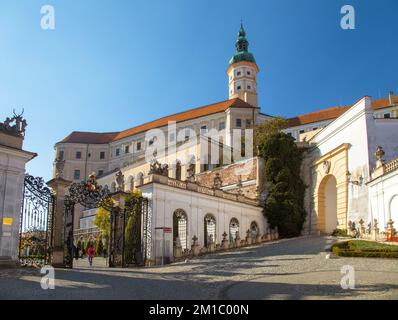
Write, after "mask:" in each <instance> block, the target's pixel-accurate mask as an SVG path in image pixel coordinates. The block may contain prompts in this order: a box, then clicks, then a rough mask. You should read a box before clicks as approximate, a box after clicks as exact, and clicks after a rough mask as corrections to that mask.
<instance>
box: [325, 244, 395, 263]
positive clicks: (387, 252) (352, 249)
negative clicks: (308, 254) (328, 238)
mask: <svg viewBox="0 0 398 320" xmlns="http://www.w3.org/2000/svg"><path fill="white" fill-rule="evenodd" d="M332 252H333V253H334V254H336V255H338V256H342V257H368V258H396V259H398V246H395V245H388V244H383V243H379V242H372V241H363V240H348V241H342V242H338V243H335V244H334V245H333V246H332Z"/></svg>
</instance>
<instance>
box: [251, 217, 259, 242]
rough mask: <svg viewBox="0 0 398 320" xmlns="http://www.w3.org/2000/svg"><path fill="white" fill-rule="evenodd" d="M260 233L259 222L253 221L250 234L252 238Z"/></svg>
mask: <svg viewBox="0 0 398 320" xmlns="http://www.w3.org/2000/svg"><path fill="white" fill-rule="evenodd" d="M258 234H259V228H258V224H257V222H256V221H252V223H251V224H250V236H251V237H252V238H256V237H257V235H258Z"/></svg>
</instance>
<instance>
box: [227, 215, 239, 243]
mask: <svg viewBox="0 0 398 320" xmlns="http://www.w3.org/2000/svg"><path fill="white" fill-rule="evenodd" d="M237 232H239V221H238V219H236V218H232V219H231V221H230V222H229V240H230V241H235V239H236V234H237Z"/></svg>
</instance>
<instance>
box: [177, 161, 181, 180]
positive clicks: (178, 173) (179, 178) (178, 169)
mask: <svg viewBox="0 0 398 320" xmlns="http://www.w3.org/2000/svg"><path fill="white" fill-rule="evenodd" d="M176 180H181V162H180V161H177V163H176Z"/></svg>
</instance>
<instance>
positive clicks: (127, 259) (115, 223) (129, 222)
mask: <svg viewBox="0 0 398 320" xmlns="http://www.w3.org/2000/svg"><path fill="white" fill-rule="evenodd" d="M148 221H149V220H148V199H147V198H143V197H137V198H132V199H128V200H127V201H126V207H125V209H124V210H121V209H120V208H114V209H113V211H112V212H111V230H110V239H109V247H110V250H109V253H110V254H109V266H110V267H128V266H132V265H143V264H144V263H145V261H146V259H147V251H148V247H149V248H150V247H151V246H150V244H149V246H148V239H149V242H150V241H151V238H150V231H149V230H150V225H149V222H148ZM148 229H149V230H148Z"/></svg>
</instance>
